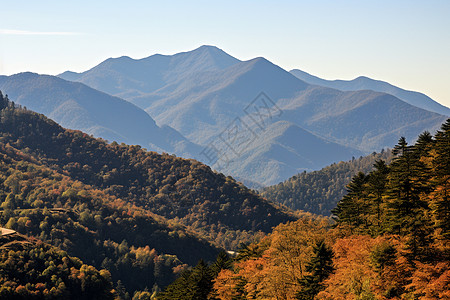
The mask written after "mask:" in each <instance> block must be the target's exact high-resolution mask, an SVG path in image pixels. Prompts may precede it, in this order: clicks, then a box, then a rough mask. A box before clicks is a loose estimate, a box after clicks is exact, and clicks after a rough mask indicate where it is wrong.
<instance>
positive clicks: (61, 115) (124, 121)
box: [0, 73, 198, 155]
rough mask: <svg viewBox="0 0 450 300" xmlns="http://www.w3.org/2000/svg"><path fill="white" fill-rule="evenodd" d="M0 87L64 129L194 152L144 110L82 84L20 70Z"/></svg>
mask: <svg viewBox="0 0 450 300" xmlns="http://www.w3.org/2000/svg"><path fill="white" fill-rule="evenodd" d="M0 90H2V91H4V93H6V94H8V95H9V96H10V98H11V99H15V101H16V103H18V104H21V105H22V106H25V107H27V108H29V109H31V110H34V111H37V112H39V113H42V114H45V115H46V116H48V117H49V118H52V119H54V120H55V121H56V122H58V123H59V124H61V125H62V126H63V127H66V128H70V129H78V130H82V131H84V132H87V133H89V134H92V135H94V136H96V137H102V138H104V139H106V140H109V141H118V142H125V143H128V144H140V145H142V146H143V147H145V148H147V149H149V150H155V151H160V152H161V151H167V152H171V153H174V152H176V153H177V154H180V155H181V154H186V155H190V154H188V152H190V151H191V152H194V153H196V152H198V146H196V145H194V144H192V143H191V142H189V141H188V140H187V139H186V138H184V137H183V136H182V135H181V134H180V133H179V132H177V131H176V130H174V129H173V128H170V127H168V126H163V127H159V126H157V125H156V123H155V121H154V120H153V119H152V118H151V117H150V116H149V115H148V114H147V113H146V112H145V111H143V110H142V109H140V108H138V107H137V106H135V105H133V104H132V103H130V102H128V101H125V100H123V99H120V98H118V97H113V96H110V95H108V94H105V93H103V92H100V91H97V90H95V89H93V88H91V87H88V86H86V85H84V84H82V83H78V82H70V81H66V80H63V79H61V78H58V77H55V76H49V75H38V74H34V73H20V74H16V75H12V76H0Z"/></svg>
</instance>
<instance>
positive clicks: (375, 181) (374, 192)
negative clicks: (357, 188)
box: [368, 160, 389, 234]
mask: <svg viewBox="0 0 450 300" xmlns="http://www.w3.org/2000/svg"><path fill="white" fill-rule="evenodd" d="M388 174H389V168H388V166H387V165H386V163H385V162H384V161H383V160H377V161H376V162H375V164H374V170H373V171H372V172H370V174H369V179H368V192H369V198H370V199H371V206H372V208H373V209H372V211H371V214H372V215H373V216H374V220H373V222H372V224H373V226H374V230H372V231H373V232H372V233H374V234H380V233H381V232H382V231H383V229H382V226H383V213H382V212H383V207H382V204H383V195H384V194H385V192H386V182H387V176H388Z"/></svg>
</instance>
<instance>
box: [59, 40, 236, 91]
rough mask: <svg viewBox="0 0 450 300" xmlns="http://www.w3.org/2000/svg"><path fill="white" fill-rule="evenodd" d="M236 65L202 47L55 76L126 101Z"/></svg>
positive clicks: (111, 61) (119, 60)
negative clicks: (185, 79) (199, 75)
mask: <svg viewBox="0 0 450 300" xmlns="http://www.w3.org/2000/svg"><path fill="white" fill-rule="evenodd" d="M237 62H239V60H237V59H236V58H234V57H232V56H230V55H228V54H226V53H225V52H223V51H222V50H220V49H219V48H217V47H213V46H202V47H200V48H198V49H196V50H195V51H189V52H182V53H178V54H175V55H161V54H155V55H152V56H149V57H146V58H142V59H132V58H130V57H127V56H122V57H119V58H109V59H107V60H105V61H104V62H102V63H100V64H99V65H97V66H95V67H94V68H92V69H90V70H88V71H86V72H83V73H75V72H71V71H67V72H64V73H62V74H60V75H58V76H59V77H61V78H63V79H66V80H70V81H79V82H82V83H85V84H87V85H89V86H91V87H93V88H95V89H98V90H101V91H103V92H106V93H108V94H111V95H115V96H119V97H122V98H126V99H128V98H130V97H137V96H140V95H143V94H146V93H151V92H154V91H156V90H158V89H159V88H162V87H163V86H166V85H167V84H170V83H172V82H174V81H178V80H180V79H183V78H189V77H190V75H191V74H193V73H194V74H195V73H199V72H207V71H215V70H222V69H224V68H227V67H229V66H231V65H233V64H235V63H237Z"/></svg>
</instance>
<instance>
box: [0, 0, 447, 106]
mask: <svg viewBox="0 0 450 300" xmlns="http://www.w3.org/2000/svg"><path fill="white" fill-rule="evenodd" d="M0 3H1V7H2V10H1V18H0V74H2V75H11V74H15V73H19V72H24V71H31V72H36V73H41V74H51V75H56V74H59V73H62V72H64V71H66V70H71V71H77V72H80V71H85V70H87V69H90V68H92V67H93V66H95V65H96V64H98V63H100V62H101V61H103V60H105V59H107V58H109V57H119V56H123V55H126V56H130V57H133V58H142V57H147V56H150V55H152V54H155V53H161V54H174V53H177V52H183V51H189V50H193V49H195V48H197V47H199V46H201V45H205V44H206V45H214V46H217V47H219V48H221V49H222V50H224V51H225V52H227V53H229V54H231V55H233V56H235V57H236V58H239V59H241V60H247V59H252V58H254V57H258V56H263V57H265V58H267V59H268V60H270V61H272V62H273V63H275V64H277V65H279V66H280V67H282V68H284V69H286V70H291V69H294V68H296V69H301V70H303V71H306V72H308V73H310V74H313V75H316V76H319V77H321V78H324V79H353V78H356V77H358V76H361V75H364V76H368V77H371V78H374V79H379V80H383V81H387V82H390V83H392V84H394V85H397V86H399V87H401V88H404V89H409V90H414V91H420V92H422V93H425V94H427V95H428V96H430V97H432V98H433V99H434V100H436V101H438V102H440V103H441V104H444V105H446V106H450V1H448V0H441V1H436V0H428V1H415V0H408V1H401V0H397V1H391V0H390V1H383V0H381V1H360V0H359V1H337V0H334V1H322V0H316V1H313V0H311V1H299V0H297V1H283V0H278V1H264V0H259V1H243V0H241V1H234V0H228V1H211V0H209V1H195V0H192V1H132V0H131V1H114V0H113V1H92V0H91V1H85V0H78V1H71V2H69V1H45V0H41V1H21V0H16V1H4V0H0Z"/></svg>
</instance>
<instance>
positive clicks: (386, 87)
mask: <svg viewBox="0 0 450 300" xmlns="http://www.w3.org/2000/svg"><path fill="white" fill-rule="evenodd" d="M290 73H291V74H293V75H294V76H296V77H297V78H299V79H301V80H303V81H305V82H307V83H309V84H314V85H320V86H324V87H329V88H333V89H337V90H341V91H360V90H372V91H376V92H383V93H387V94H391V95H393V96H395V97H397V98H399V99H401V100H403V101H405V102H406V103H409V104H411V105H414V106H417V107H420V108H423V109H425V110H429V111H432V112H435V113H438V114H441V115H445V116H450V108H448V107H446V106H444V105H442V104H440V103H438V102H436V101H434V100H433V99H431V98H430V97H428V96H427V95H424V94H422V93H419V92H413V91H408V90H404V89H401V88H399V87H396V86H394V85H392V84H390V83H387V82H384V81H381V80H375V79H371V78H368V77H365V76H360V77H358V78H355V79H353V80H325V79H321V78H319V77H316V76H314V75H311V74H308V73H306V72H304V71H301V70H298V69H294V70H291V71H290Z"/></svg>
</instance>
